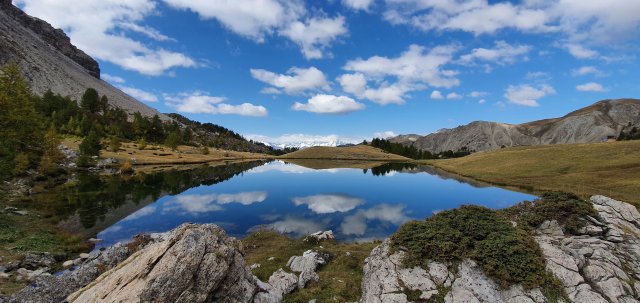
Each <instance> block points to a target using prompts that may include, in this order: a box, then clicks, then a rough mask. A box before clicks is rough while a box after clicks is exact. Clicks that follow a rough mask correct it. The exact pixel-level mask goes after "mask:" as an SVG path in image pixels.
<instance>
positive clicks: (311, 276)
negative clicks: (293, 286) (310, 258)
mask: <svg viewBox="0 0 640 303" xmlns="http://www.w3.org/2000/svg"><path fill="white" fill-rule="evenodd" d="M318 280H320V277H319V276H318V274H317V273H315V272H313V271H304V272H301V273H300V275H299V276H298V288H300V289H303V288H304V287H305V286H307V283H309V282H311V281H318Z"/></svg>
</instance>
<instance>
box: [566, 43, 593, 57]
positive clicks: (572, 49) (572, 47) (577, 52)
mask: <svg viewBox="0 0 640 303" xmlns="http://www.w3.org/2000/svg"><path fill="white" fill-rule="evenodd" d="M565 47H566V48H567V51H569V53H570V54H571V55H572V56H574V57H576V58H578V59H592V58H595V57H597V56H598V52H597V51H595V50H592V49H588V48H586V47H584V46H582V45H579V44H567V45H566V46H565Z"/></svg>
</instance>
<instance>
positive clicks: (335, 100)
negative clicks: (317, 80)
mask: <svg viewBox="0 0 640 303" xmlns="http://www.w3.org/2000/svg"><path fill="white" fill-rule="evenodd" d="M364 108H365V106H364V104H362V103H359V102H356V101H355V100H353V99H351V98H349V97H345V96H334V95H322V94H320V95H315V96H313V97H312V98H311V99H309V100H308V101H307V103H304V104H303V103H300V102H296V103H294V104H293V106H292V107H291V109H293V110H297V111H307V112H312V113H317V114H347V113H351V112H355V111H359V110H362V109H364Z"/></svg>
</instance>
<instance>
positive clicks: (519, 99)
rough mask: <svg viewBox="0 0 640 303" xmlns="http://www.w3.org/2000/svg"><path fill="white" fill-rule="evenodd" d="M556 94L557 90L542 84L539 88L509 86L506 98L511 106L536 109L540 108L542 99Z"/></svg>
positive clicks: (525, 85) (523, 85)
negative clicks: (539, 101)
mask: <svg viewBox="0 0 640 303" xmlns="http://www.w3.org/2000/svg"><path fill="white" fill-rule="evenodd" d="M555 93H556V91H555V89H554V88H553V87H551V86H550V85H547V84H542V85H539V86H537V87H534V86H531V85H528V84H521V85H515V86H514V85H509V87H508V88H507V89H506V92H505V94H504V96H505V98H507V100H508V102H509V103H511V104H516V105H522V106H531V107H536V106H540V104H539V103H538V100H539V99H540V98H543V97H545V96H547V95H552V94H555Z"/></svg>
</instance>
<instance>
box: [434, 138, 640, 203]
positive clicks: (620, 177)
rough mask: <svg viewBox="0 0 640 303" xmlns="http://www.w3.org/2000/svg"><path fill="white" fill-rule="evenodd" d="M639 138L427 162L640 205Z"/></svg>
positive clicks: (493, 179)
mask: <svg viewBox="0 0 640 303" xmlns="http://www.w3.org/2000/svg"><path fill="white" fill-rule="evenodd" d="M639 150H640V141H620V142H605V143H589V144H568V145H543V146H528V147H513V148H506V149H501V150H496V151H491V152H482V153H476V154H472V155H470V156H467V157H463V158H457V159H447V160H435V161H428V163H429V164H431V165H434V166H436V167H438V168H441V169H444V170H447V171H450V172H453V173H456V174H460V175H463V176H467V177H471V178H474V179H477V180H480V181H486V182H490V183H494V184H498V185H503V186H513V187H519V188H523V189H526V190H528V191H536V192H543V191H557V190H561V191H567V192H573V193H575V194H578V195H581V196H583V197H588V196H590V195H597V194H600V195H609V196H611V197H615V198H617V199H621V200H624V201H627V202H631V203H634V204H635V205H640V153H639V152H638V151H639Z"/></svg>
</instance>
